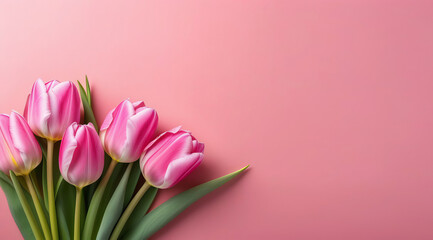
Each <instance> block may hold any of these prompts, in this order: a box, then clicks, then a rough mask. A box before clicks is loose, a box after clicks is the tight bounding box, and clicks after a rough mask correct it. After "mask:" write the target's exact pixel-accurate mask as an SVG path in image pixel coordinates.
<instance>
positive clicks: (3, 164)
mask: <svg viewBox="0 0 433 240" xmlns="http://www.w3.org/2000/svg"><path fill="white" fill-rule="evenodd" d="M41 160H42V152H41V148H40V146H39V143H38V141H37V140H36V138H35V136H34V135H33V132H32V130H31V129H30V127H29V125H28V124H27V122H26V120H25V119H24V118H23V117H22V116H21V115H20V114H18V113H16V112H12V113H11V115H10V116H8V115H6V114H0V170H1V171H3V172H4V173H5V174H9V171H10V170H12V171H13V172H14V173H15V174H16V175H27V174H29V173H30V172H31V171H32V170H33V169H34V168H35V167H36V166H38V165H39V163H40V162H41Z"/></svg>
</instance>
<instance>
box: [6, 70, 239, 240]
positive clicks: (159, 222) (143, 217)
mask: <svg viewBox="0 0 433 240" xmlns="http://www.w3.org/2000/svg"><path fill="white" fill-rule="evenodd" d="M78 85H79V91H78V89H77V88H76V87H75V85H74V84H73V83H71V82H58V81H50V82H47V83H44V82H43V81H42V80H37V81H36V82H35V83H34V85H33V88H32V90H31V93H30V94H29V96H28V99H27V104H26V107H25V110H24V114H23V116H22V115H20V114H19V113H18V112H15V111H13V112H12V113H10V115H6V114H1V115H0V138H1V140H0V186H1V187H2V189H3V191H4V193H5V195H6V198H7V201H8V205H9V208H10V211H11V213H12V216H13V217H14V220H15V222H16V224H17V225H18V228H19V229H20V231H21V234H22V235H23V237H24V238H25V239H53V240H57V239H80V238H82V239H85V240H89V239H147V238H148V237H150V236H151V235H152V234H154V233H155V232H156V231H158V230H159V229H161V228H162V227H163V226H164V225H165V224H167V223H168V222H169V221H170V220H172V219H173V218H174V217H176V216H177V215H178V214H179V213H181V212H182V211H183V210H184V209H186V208H187V207H188V206H189V205H191V204H192V203H193V202H195V201H197V200H198V199H200V198H201V197H203V196H204V195H206V194H207V193H209V192H211V191H213V190H214V189H216V188H218V187H219V186H221V185H223V184H224V183H226V182H227V181H229V180H230V179H232V178H233V177H235V176H236V175H238V174H239V173H241V172H242V171H243V170H245V169H246V168H247V167H245V168H242V169H240V170H238V171H236V172H233V173H231V174H228V175H226V176H223V177H221V178H217V179H214V180H212V181H209V182H207V183H203V184H201V185H199V186H196V187H193V188H191V189H189V190H187V191H185V192H182V193H180V194H178V195H176V196H174V197H172V198H171V199H169V200H168V201H166V202H164V203H162V204H161V205H159V206H158V207H156V208H154V209H153V210H152V211H150V212H148V210H149V208H150V206H151V204H152V202H153V200H154V199H155V196H156V194H157V192H158V191H159V190H162V189H166V188H171V187H173V186H175V185H176V184H177V183H178V182H179V181H181V180H182V179H183V178H185V176H187V175H188V174H190V173H191V172H192V171H193V170H194V169H195V168H196V167H197V166H198V165H199V164H200V163H201V162H202V160H203V152H204V144H203V143H201V142H199V141H198V140H197V139H196V138H195V137H194V136H193V135H192V134H191V133H190V132H188V131H186V130H183V129H181V127H176V128H174V129H172V130H169V131H166V132H164V133H162V134H161V135H159V136H158V137H156V138H155V136H154V134H155V131H156V128H157V125H158V115H157V113H156V111H155V110H154V109H152V108H150V107H147V106H145V105H144V103H143V102H142V101H138V102H131V101H129V100H125V101H123V102H121V103H120V104H119V105H118V106H117V107H115V108H114V109H113V110H111V111H110V112H109V113H108V114H107V116H106V118H105V120H104V122H103V123H102V125H101V127H100V129H99V127H98V125H97V123H96V120H95V117H94V114H93V109H92V99H91V94H90V85H89V82H88V80H87V77H86V86H85V87H83V85H82V84H81V83H80V82H78ZM81 106H83V109H84V117H83V121H80V119H81Z"/></svg>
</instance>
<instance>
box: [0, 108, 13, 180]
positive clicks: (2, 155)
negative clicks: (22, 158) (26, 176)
mask: <svg viewBox="0 0 433 240" xmlns="http://www.w3.org/2000/svg"><path fill="white" fill-rule="evenodd" d="M8 131H9V117H8V116H7V115H5V114H0V170H1V171H3V172H4V173H6V174H8V175H9V170H14V169H15V168H16V165H15V164H14V163H13V161H11V156H12V153H11V150H10V147H9V146H8V139H10V136H8V135H9V133H8Z"/></svg>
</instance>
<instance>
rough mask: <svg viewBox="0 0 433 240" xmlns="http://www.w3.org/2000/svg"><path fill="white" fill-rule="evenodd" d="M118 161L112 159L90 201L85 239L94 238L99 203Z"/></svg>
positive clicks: (85, 225)
mask: <svg viewBox="0 0 433 240" xmlns="http://www.w3.org/2000/svg"><path fill="white" fill-rule="evenodd" d="M116 164H117V161H116V160H111V162H110V165H109V166H108V169H107V172H106V173H105V175H104V178H102V180H101V182H100V183H99V185H98V187H97V188H96V190H95V193H94V194H93V197H92V200H91V201H90V205H89V210H88V212H87V216H86V221H85V223H84V230H83V239H85V240H88V239H92V234H93V229H94V228H95V226H94V224H95V220H96V215H97V213H98V210H99V207H100V206H99V205H100V203H101V200H102V196H103V195H104V191H105V188H106V187H107V183H108V180H109V179H110V177H111V174H112V173H113V170H114V167H116Z"/></svg>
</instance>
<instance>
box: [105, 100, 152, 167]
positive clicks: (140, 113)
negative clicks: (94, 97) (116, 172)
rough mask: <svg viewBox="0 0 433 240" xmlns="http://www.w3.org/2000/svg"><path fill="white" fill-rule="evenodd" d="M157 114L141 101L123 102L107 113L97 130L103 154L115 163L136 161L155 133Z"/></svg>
mask: <svg viewBox="0 0 433 240" xmlns="http://www.w3.org/2000/svg"><path fill="white" fill-rule="evenodd" d="M157 125H158V115H157V113H156V111H155V110H154V109H153V108H149V107H145V106H144V103H143V102H142V101H138V102H134V103H132V102H130V101H129V100H125V101H123V102H121V103H120V104H119V105H118V106H117V107H116V108H115V109H113V110H111V111H110V112H109V113H108V114H107V117H106V118H105V120H104V122H103V123H102V126H101V130H100V138H101V141H102V144H103V146H104V149H105V151H106V152H107V154H108V155H110V157H112V158H113V159H114V160H116V161H118V162H125V163H129V162H134V161H136V160H138V159H139V158H140V155H141V153H142V152H143V150H144V148H145V147H146V145H147V144H148V143H149V142H150V140H151V139H152V137H153V135H154V134H155V130H156V127H157Z"/></svg>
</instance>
